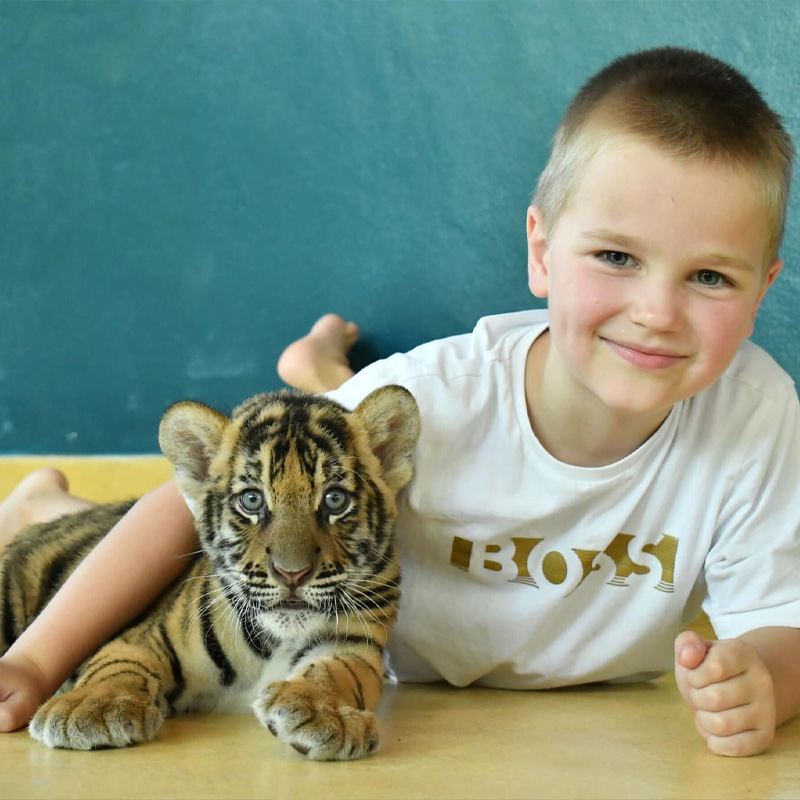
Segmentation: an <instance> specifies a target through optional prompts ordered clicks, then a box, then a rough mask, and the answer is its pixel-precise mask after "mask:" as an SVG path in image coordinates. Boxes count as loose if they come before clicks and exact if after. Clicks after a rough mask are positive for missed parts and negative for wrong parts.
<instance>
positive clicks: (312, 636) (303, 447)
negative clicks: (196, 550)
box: [0, 386, 420, 760]
mask: <svg viewBox="0 0 800 800" xmlns="http://www.w3.org/2000/svg"><path fill="white" fill-rule="evenodd" d="M419 428H420V424H419V414H418V411H417V406H416V403H415V402H414V399H413V398H412V396H411V395H410V394H409V393H408V392H407V391H406V390H405V389H403V388H401V387H399V386H386V387H383V388H381V389H378V390H377V391H375V392H373V393H372V394H370V395H369V396H368V397H366V398H365V399H364V400H363V402H362V403H361V404H360V405H359V406H358V407H357V408H356V409H355V411H353V412H348V411H346V410H345V409H344V408H343V407H341V406H340V405H338V404H337V403H335V402H333V401H331V400H329V399H326V398H324V397H320V396H313V395H306V394H303V393H298V392H290V391H280V392H277V393H271V394H263V395H259V396H257V397H254V398H252V399H250V400H248V401H247V402H245V403H244V404H242V405H241V406H240V407H239V408H237V409H236V410H235V411H234V413H233V415H232V418H230V419H228V418H227V417H226V416H224V415H223V414H220V413H219V412H217V411H215V410H213V409H212V408H209V407H208V406H204V405H201V404H199V403H194V402H182V403H178V404H176V405H174V406H171V407H170V408H169V409H168V410H167V411H166V413H165V415H164V417H163V419H162V421H161V425H160V428H159V444H160V446H161V449H162V451H163V453H164V455H165V456H166V457H167V458H168V459H169V460H170V461H171V462H172V464H173V465H174V467H175V479H176V482H177V485H178V487H179V489H180V491H181V493H182V494H183V496H184V497H185V498H186V500H187V502H188V504H189V506H190V508H191V509H192V513H193V515H194V518H195V520H196V526H197V532H198V536H199V539H200V544H201V547H202V554H201V555H198V556H196V557H195V558H194V560H193V562H192V564H191V566H190V568H189V569H188V571H187V572H186V573H184V574H183V575H182V576H181V578H179V579H178V580H177V581H176V582H175V584H174V585H173V586H172V587H171V588H169V589H168V590H167V591H166V592H165V593H164V594H163V595H162V597H161V598H160V600H159V601H157V602H156V603H155V604H154V606H153V607H152V608H151V609H150V610H149V611H148V612H147V613H146V615H145V616H144V617H143V618H140V619H139V620H138V621H137V622H136V623H134V624H133V625H132V626H130V627H128V628H127V629H126V630H125V631H124V632H123V633H122V634H121V635H119V636H117V637H116V638H115V639H112V640H111V641H110V642H108V643H107V644H106V645H104V646H103V647H102V648H101V649H100V650H99V651H98V652H97V653H96V654H95V655H94V656H92V657H90V658H89V659H88V660H87V661H86V662H85V663H84V664H83V665H82V666H81V668H80V669H79V670H78V672H77V673H76V675H75V676H73V679H71V680H70V681H68V682H67V683H66V684H65V687H62V689H64V688H67V687H72V688H68V690H67V691H65V692H64V693H61V694H58V695H56V696H54V697H53V698H51V699H50V700H48V701H47V702H46V703H44V704H43V705H42V706H41V707H40V708H39V710H38V711H37V712H36V714H35V715H34V717H33V719H32V721H31V723H30V726H29V730H30V733H31V735H32V736H33V737H34V738H35V739H38V740H39V741H40V742H43V743H44V744H46V745H49V746H50V747H62V748H69V749H75V750H89V749H93V748H98V747H124V746H126V745H131V744H134V743H137V742H143V741H147V740H150V739H152V738H153V737H154V736H155V735H156V733H157V731H158V729H159V727H160V726H161V724H162V722H163V721H164V718H165V717H166V716H168V715H170V714H176V713H181V712H187V711H202V710H212V709H221V710H237V709H238V710H241V709H242V708H247V705H248V704H251V705H252V708H253V710H254V711H255V714H256V716H257V717H258V719H259V720H260V722H261V724H262V725H264V726H265V727H266V728H267V729H268V730H269V731H270V732H271V733H272V734H274V735H275V736H277V737H278V738H279V739H281V740H283V741H285V742H288V743H289V744H290V745H291V746H292V747H294V749H295V750H297V751H299V752H300V753H302V754H304V755H307V756H308V757H309V758H312V759H317V760H334V759H340V760H344V759H353V758H359V757H361V756H365V755H368V754H369V753H371V752H373V751H374V750H375V749H376V747H377V745H378V726H377V719H376V717H375V714H374V713H373V709H374V708H375V707H376V705H377V703H378V700H379V698H380V695H381V689H382V684H383V679H384V670H383V650H384V645H385V644H386V639H387V636H388V634H389V632H390V630H391V628H392V625H393V624H394V621H395V617H396V614H397V604H398V599H399V584H400V574H399V568H398V562H397V557H396V554H395V549H394V546H393V539H392V528H393V524H394V520H395V517H396V515H397V503H396V499H397V494H398V492H399V491H400V490H401V489H403V487H405V486H406V485H407V484H408V482H409V481H410V479H411V475H412V457H413V452H414V448H415V445H416V442H417V438H418V436H419ZM130 505H131V504H130V503H125V504H115V505H107V506H98V507H96V508H92V509H89V510H87V511H82V512H78V513H76V514H72V515H67V516H65V517H61V518H60V519H57V520H55V521H53V522H50V523H46V524H42V525H36V526H31V527H30V528H28V529H26V530H25V531H24V532H23V533H21V534H20V535H19V536H18V537H17V539H16V540H15V541H14V542H12V543H11V544H10V545H9V546H8V547H7V548H6V550H5V553H4V555H3V558H2V561H0V609H2V631H0V653H3V652H5V651H6V650H7V649H8V647H9V646H10V644H11V643H12V642H13V641H14V640H15V638H16V637H18V636H19V635H20V634H21V632H22V631H23V630H24V628H25V627H26V626H27V625H28V624H30V622H31V621H32V620H33V618H34V617H35V616H36V614H37V613H38V612H39V611H40V610H41V608H42V607H43V606H44V604H45V603H46V602H47V601H48V600H49V598H50V597H52V595H53V594H54V593H55V591H56V590H57V588H58V587H59V586H60V585H61V583H63V581H64V580H65V579H66V577H67V575H68V574H69V573H70V572H71V571H72V569H74V567H75V566H76V565H77V564H78V563H79V561H80V560H81V559H82V558H83V557H84V556H85V555H86V554H87V553H88V552H89V550H90V549H91V548H92V547H93V546H94V545H95V544H96V543H97V542H98V541H99V539H100V538H101V537H102V536H103V535H104V534H105V532H107V531H108V529H109V528H110V527H111V526H112V525H113V524H114V523H115V522H116V521H117V520H118V519H119V518H120V517H121V516H122V515H123V514H124V513H125V511H126V510H127V509H128V508H129V507H130Z"/></svg>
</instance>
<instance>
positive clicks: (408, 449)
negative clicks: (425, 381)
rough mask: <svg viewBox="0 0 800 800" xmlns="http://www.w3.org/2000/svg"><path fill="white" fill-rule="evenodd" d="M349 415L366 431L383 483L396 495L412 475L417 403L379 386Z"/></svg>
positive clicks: (407, 395) (404, 392)
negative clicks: (380, 470) (356, 418)
mask: <svg viewBox="0 0 800 800" xmlns="http://www.w3.org/2000/svg"><path fill="white" fill-rule="evenodd" d="M353 413H354V414H355V415H356V416H357V417H359V418H360V419H361V422H362V423H363V424H364V427H365V428H366V431H367V436H368V437H369V443H370V447H371V448H372V451H373V452H374V453H375V455H376V456H377V457H378V460H379V461H380V462H381V466H382V467H383V477H384V479H385V480H386V483H388V484H389V487H390V488H391V489H393V490H394V491H395V492H397V491H400V489H402V488H403V487H404V486H406V485H407V484H408V483H409V481H410V480H411V478H412V476H413V474H414V468H413V458H414V448H415V447H416V446H417V440H418V439H419V432H420V420H419V409H418V408H417V401H416V400H414V397H413V396H412V394H411V392H409V391H408V389H404V388H403V387H402V386H394V385H390V386H382V387H381V388H380V389H376V390H375V391H374V392H372V393H371V394H368V395H367V396H366V397H365V398H364V399H363V400H362V401H361V402H360V403H359V405H358V407H357V408H356V409H355V411H354V412H353Z"/></svg>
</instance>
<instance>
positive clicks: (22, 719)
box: [0, 656, 50, 733]
mask: <svg viewBox="0 0 800 800" xmlns="http://www.w3.org/2000/svg"><path fill="white" fill-rule="evenodd" d="M45 683H46V681H45V677H44V675H43V674H42V671H41V669H39V666H38V665H37V664H36V662H34V661H32V660H30V659H28V658H25V657H24V656H17V657H13V658H12V657H6V658H0V733H8V732H9V731H13V730H16V729H17V728H21V727H22V726H23V725H26V724H27V723H28V722H29V721H30V718H31V717H32V716H33V714H34V712H35V711H36V709H37V708H39V706H40V705H41V704H42V703H43V702H44V701H45V700H46V699H47V698H48V696H49V694H50V693H49V692H48V691H47V689H46V688H45Z"/></svg>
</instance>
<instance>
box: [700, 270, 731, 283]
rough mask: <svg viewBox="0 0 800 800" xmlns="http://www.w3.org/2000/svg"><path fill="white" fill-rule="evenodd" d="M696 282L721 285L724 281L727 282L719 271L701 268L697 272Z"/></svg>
mask: <svg viewBox="0 0 800 800" xmlns="http://www.w3.org/2000/svg"><path fill="white" fill-rule="evenodd" d="M696 277H697V282H698V283H699V284H700V285H701V286H711V287H716V286H722V285H723V284H725V283H728V280H727V278H726V277H725V276H724V275H720V274H719V272H714V270H713V269H701V270H700V272H698V273H697V276H696Z"/></svg>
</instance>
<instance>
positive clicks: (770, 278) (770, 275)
mask: <svg viewBox="0 0 800 800" xmlns="http://www.w3.org/2000/svg"><path fill="white" fill-rule="evenodd" d="M782 267H783V261H782V260H781V259H780V258H776V259H775V260H774V261H773V262H772V263H771V264H770V265H769V269H768V270H767V277H766V279H765V280H764V285H763V286H762V287H761V291H760V292H759V295H758V299H757V300H756V302H755V305H754V306H753V314H752V316H751V318H750V322H751V323H754V322H755V321H756V314H757V313H758V308H759V306H760V305H761V301H762V300H763V299H764V295H766V293H767V289H769V287H770V286H772V284H773V283H775V279H776V278H777V277H778V273H780V271H781V268H782Z"/></svg>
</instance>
